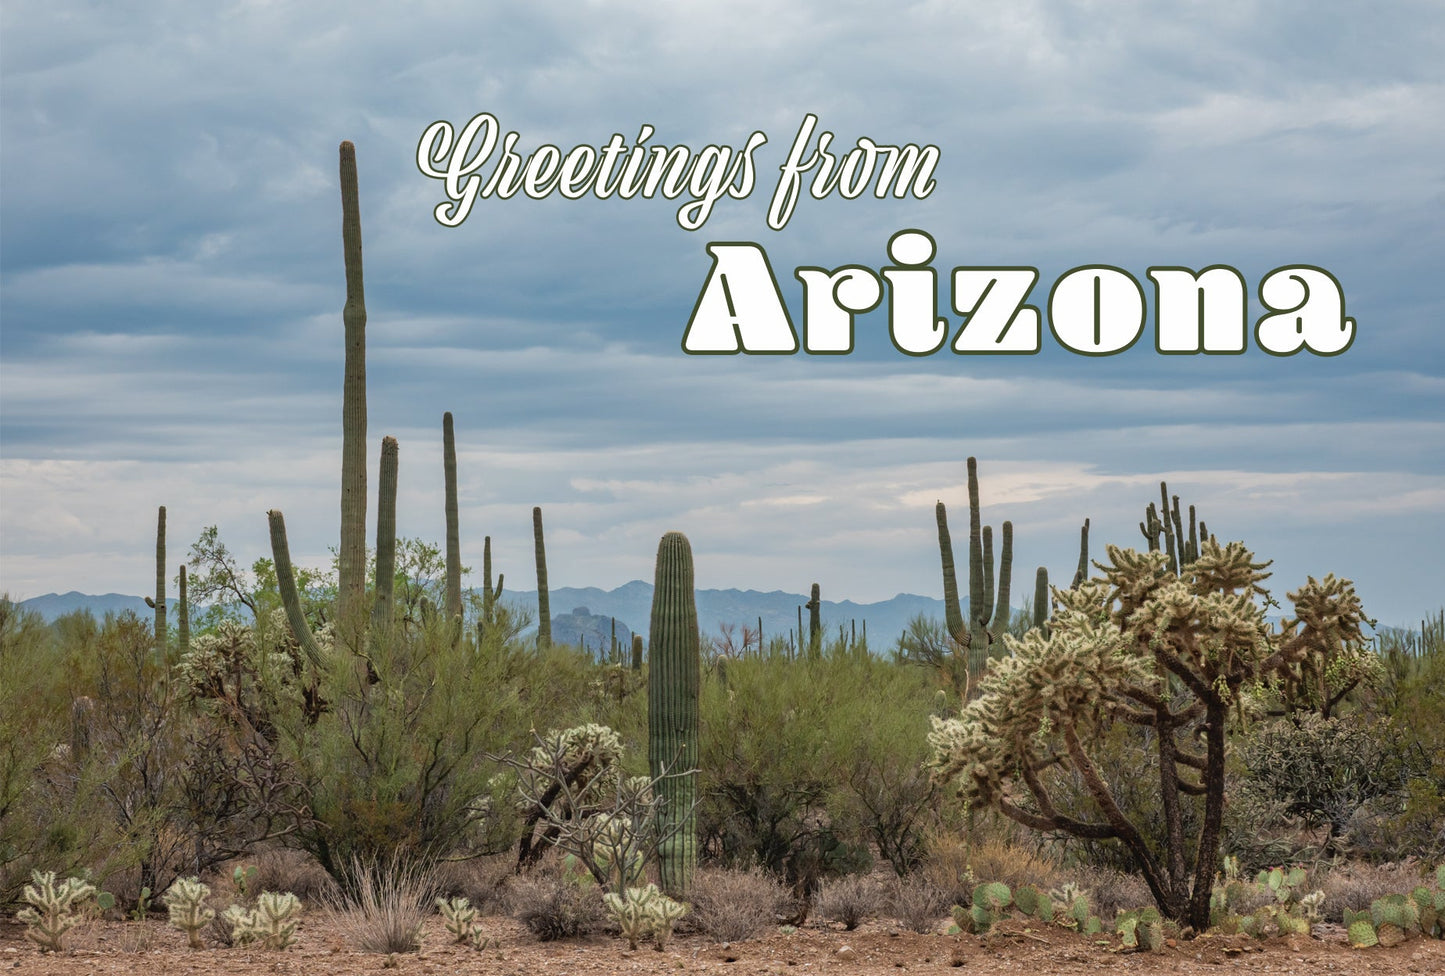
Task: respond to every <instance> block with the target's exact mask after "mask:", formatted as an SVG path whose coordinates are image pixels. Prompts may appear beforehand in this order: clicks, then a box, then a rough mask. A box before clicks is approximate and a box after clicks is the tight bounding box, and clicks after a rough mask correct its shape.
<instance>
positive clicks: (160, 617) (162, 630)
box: [156, 505, 166, 661]
mask: <svg viewBox="0 0 1445 976" xmlns="http://www.w3.org/2000/svg"><path fill="white" fill-rule="evenodd" d="M156 656H157V657H158V658H160V660H161V661H165V659H166V507H165V506H164V505H162V506H161V508H160V514H159V515H158V516H157V517H156Z"/></svg>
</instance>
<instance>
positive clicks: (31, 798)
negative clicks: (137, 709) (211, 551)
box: [0, 597, 95, 904]
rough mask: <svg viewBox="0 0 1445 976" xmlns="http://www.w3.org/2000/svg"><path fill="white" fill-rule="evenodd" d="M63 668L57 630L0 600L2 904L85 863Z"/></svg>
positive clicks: (92, 625) (91, 626)
mask: <svg viewBox="0 0 1445 976" xmlns="http://www.w3.org/2000/svg"><path fill="white" fill-rule="evenodd" d="M84 621H85V622H88V624H89V628H88V629H89V630H90V631H92V632H93V631H94V629H95V621H94V619H93V618H91V617H90V616H89V615H85V616H84ZM62 663H63V655H62V652H61V644H60V641H59V640H58V639H57V636H56V632H55V630H54V629H53V628H50V627H47V626H46V625H45V622H44V621H43V620H42V619H41V618H40V615H39V614H36V613H29V612H25V611H22V610H21V609H19V608H18V607H17V606H16V605H15V604H14V603H12V602H11V601H10V599H9V598H8V597H0V904H11V903H13V902H14V901H16V900H17V899H18V898H19V897H20V893H21V890H22V889H23V888H24V886H25V885H26V884H27V883H29V881H30V880H31V872H32V871H34V870H38V869H46V870H52V871H53V870H56V869H59V871H60V873H61V874H66V873H69V872H71V871H73V870H74V869H76V868H78V867H79V866H80V865H82V864H84V863H86V862H87V861H88V860H89V854H90V850H89V848H88V845H87V843H86V832H85V831H83V830H82V829H80V825H79V824H77V823H76V822H75V821H76V819H77V818H76V817H75V816H74V814H75V813H76V811H77V805H76V803H75V799H76V786H77V784H76V782H75V779H76V762H75V758H74V751H73V749H72V745H71V743H70V737H69V735H68V731H67V728H66V719H67V718H68V715H67V714H66V709H67V706H68V703H69V699H68V696H67V695H65V694H64V693H63V692H62V691H61V690H60V687H59V685H60V683H61V681H62V676H63V673H64V668H63V667H62Z"/></svg>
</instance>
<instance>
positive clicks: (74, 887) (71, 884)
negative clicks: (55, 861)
mask: <svg viewBox="0 0 1445 976" xmlns="http://www.w3.org/2000/svg"><path fill="white" fill-rule="evenodd" d="M30 877H31V880H33V881H34V882H35V883H34V884H29V885H26V886H25V892H24V897H25V900H26V901H28V902H29V903H30V904H31V905H32V906H34V907H32V908H22V909H20V911H18V912H16V914H15V917H16V919H18V920H19V921H21V922H24V923H25V937H26V938H27V939H29V940H30V941H32V942H34V943H35V944H36V945H38V946H40V951H41V952H59V951H60V950H61V949H62V948H63V946H62V945H61V940H62V939H63V938H64V936H65V933H66V932H69V931H70V930H71V929H72V928H73V927H74V926H75V923H76V922H79V921H80V916H79V915H78V914H76V912H75V911H74V908H75V906H76V903H77V902H83V901H85V900H86V899H87V898H89V897H90V896H92V895H94V894H95V885H93V884H90V883H89V882H87V881H83V880H81V879H80V878H66V879H65V880H64V881H62V882H59V883H56V880H55V872H54V871H44V872H41V871H32V872H30ZM36 909H39V911H37V910H36Z"/></svg>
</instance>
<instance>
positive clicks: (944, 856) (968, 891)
mask: <svg viewBox="0 0 1445 976" xmlns="http://www.w3.org/2000/svg"><path fill="white" fill-rule="evenodd" d="M916 873H921V874H923V875H924V876H925V877H927V878H928V879H929V880H930V881H932V883H933V884H934V885H936V886H937V887H939V888H942V889H943V890H945V891H946V892H947V893H948V898H949V899H950V903H953V902H956V903H958V904H968V901H969V898H970V897H971V896H972V894H973V887H974V885H977V884H982V883H983V882H985V881H1002V882H1003V883H1004V884H1006V885H1008V886H1009V887H1010V888H1017V887H1018V886H1019V885H1021V884H1031V885H1034V886H1035V887H1036V888H1039V889H1041V890H1044V891H1047V890H1048V889H1049V888H1051V887H1053V886H1055V885H1057V884H1059V883H1060V882H1062V881H1065V880H1067V879H1066V878H1065V877H1064V874H1063V872H1062V870H1061V869H1060V868H1059V865H1058V863H1057V862H1055V861H1053V860H1052V859H1050V858H1048V857H1046V856H1044V855H1043V854H1040V853H1039V852H1038V851H1037V850H1036V849H1035V848H1033V847H1030V846H1026V845H1025V844H1022V843H1020V842H1018V841H1017V840H1015V839H1014V838H1012V837H1010V836H1008V835H1007V834H1003V833H999V832H995V831H990V832H989V833H987V834H985V835H983V836H979V837H976V838H966V837H959V836H956V835H952V834H944V835H937V836H934V837H931V838H930V839H929V842H928V857H927V860H926V861H925V862H924V864H923V866H922V867H921V868H920V869H919V871H918V872H916Z"/></svg>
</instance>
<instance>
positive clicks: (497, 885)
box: [437, 854, 517, 915]
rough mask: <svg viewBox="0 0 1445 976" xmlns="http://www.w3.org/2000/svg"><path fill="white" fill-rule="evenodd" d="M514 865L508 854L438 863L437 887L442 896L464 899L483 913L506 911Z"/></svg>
mask: <svg viewBox="0 0 1445 976" xmlns="http://www.w3.org/2000/svg"><path fill="white" fill-rule="evenodd" d="M516 866H517V859H516V858H515V857H513V856H512V855H511V854H494V855H491V856H489V857H478V858H471V859H469V860H465V861H447V862H443V863H441V864H438V865H437V887H438V888H439V890H440V893H441V895H442V896H443V897H446V898H465V899H467V901H468V902H470V903H471V904H472V905H474V906H475V907H476V909H477V910H478V911H479V912H481V913H482V914H483V915H503V914H508V913H509V911H510V906H509V904H508V902H509V900H510V897H511V895H510V888H511V882H512V878H513V876H514V872H515V870H516Z"/></svg>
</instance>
